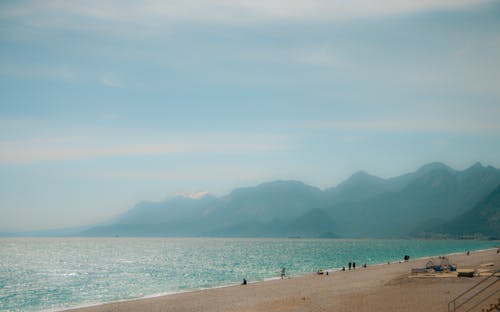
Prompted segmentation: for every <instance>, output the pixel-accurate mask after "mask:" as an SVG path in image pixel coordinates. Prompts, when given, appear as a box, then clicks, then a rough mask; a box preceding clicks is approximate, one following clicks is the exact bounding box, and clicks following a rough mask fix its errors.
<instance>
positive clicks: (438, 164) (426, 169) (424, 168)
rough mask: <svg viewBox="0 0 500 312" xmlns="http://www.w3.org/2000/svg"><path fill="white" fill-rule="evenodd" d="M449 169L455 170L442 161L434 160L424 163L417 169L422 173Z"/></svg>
mask: <svg viewBox="0 0 500 312" xmlns="http://www.w3.org/2000/svg"><path fill="white" fill-rule="evenodd" d="M442 169H444V170H449V171H454V170H453V169H452V168H450V167H448V166H447V165H445V164H443V163H441V162H432V163H429V164H427V165H423V166H422V167H420V169H418V170H417V171H418V172H420V173H426V172H431V171H434V170H442Z"/></svg>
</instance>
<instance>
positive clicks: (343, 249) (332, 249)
mask: <svg viewBox="0 0 500 312" xmlns="http://www.w3.org/2000/svg"><path fill="white" fill-rule="evenodd" d="M497 244H498V242H496V241H454V240H373V239H366V240H362V239H361V240H334V239H271V238H269V239H245V238H4V239H0V311H40V310H47V309H49V310H55V309H61V308H65V307H73V306H77V305H89V304H96V303H102V302H110V301H116V300H124V299H132V298H140V297H145V296H151V295H155V294H161V293H172V292H180V291H189V290H195V289H201V288H210V287H215V286H221V285H228V284H236V283H239V282H241V281H242V279H243V278H246V279H247V280H249V281H250V282H253V281H259V280H264V279H268V278H276V277H278V276H279V272H280V270H281V268H282V267H285V268H286V272H287V274H288V275H300V274H307V273H311V272H314V271H316V270H317V269H320V268H322V269H328V268H341V267H342V266H344V265H346V264H347V263H348V262H349V261H355V262H356V263H357V264H358V265H359V266H362V265H363V264H364V263H367V264H368V265H370V264H375V263H385V262H387V261H397V260H401V259H402V257H403V256H404V255H406V254H408V255H410V256H411V258H418V257H423V256H432V255H442V254H447V253H453V252H465V251H467V250H477V249H486V248H491V247H494V246H495V245H497Z"/></svg>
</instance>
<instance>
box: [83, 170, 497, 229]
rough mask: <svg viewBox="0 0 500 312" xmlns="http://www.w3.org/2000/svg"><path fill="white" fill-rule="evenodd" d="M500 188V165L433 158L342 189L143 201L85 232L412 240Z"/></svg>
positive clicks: (259, 190) (357, 176)
mask: <svg viewBox="0 0 500 312" xmlns="http://www.w3.org/2000/svg"><path fill="white" fill-rule="evenodd" d="M498 185H500V170H499V169H496V168H494V167H492V166H483V165H482V164H481V163H479V162H478V163H475V164H474V165H473V166H471V167H469V168H466V169H464V170H462V171H458V170H455V169H452V168H451V167H449V166H447V165H445V164H443V163H438V162H435V163H430V164H427V165H424V166H422V167H420V168H418V169H417V170H415V171H414V172H410V173H406V174H403V175H400V176H396V177H392V178H388V179H384V178H380V177H377V176H373V175H370V174H368V173H366V172H364V171H358V172H356V173H354V174H353V175H352V176H351V177H349V178H348V179H346V180H345V181H343V182H342V183H339V184H338V185H337V186H336V187H333V188H326V189H323V190H321V189H319V188H317V187H314V186H311V185H308V184H305V183H303V182H301V181H297V180H276V181H271V182H265V183H261V184H258V185H256V186H251V187H244V188H236V189H234V190H233V191H231V192H230V193H229V194H227V195H225V196H221V197H215V196H212V195H209V194H207V193H205V192H199V193H198V194H200V196H189V195H188V196H182V195H181V196H175V197H172V198H169V199H167V200H165V201H163V202H140V203H138V204H137V205H135V206H134V207H133V208H132V209H130V210H128V211H127V212H125V213H123V214H121V215H119V216H117V217H116V218H114V219H113V220H111V221H110V222H106V223H101V224H100V225H98V226H94V227H89V228H87V229H85V230H84V231H82V232H80V233H79V235H83V236H250V237H254V236H278V237H289V236H294V237H295V236H300V237H409V236H414V235H415V231H416V230H418V229H419V228H425V224H426V222H431V221H430V220H434V221H432V222H438V221H435V220H439V222H438V223H445V222H450V221H452V220H453V219H454V218H457V217H459V216H460V215H462V214H464V213H466V212H468V211H469V210H471V209H473V207H474V205H476V204H477V203H478V202H480V201H481V200H484V198H485V197H486V196H487V195H488V194H490V193H491V192H492V191H493V190H494V189H495V188H496V187H498Z"/></svg>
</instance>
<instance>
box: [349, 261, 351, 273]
mask: <svg viewBox="0 0 500 312" xmlns="http://www.w3.org/2000/svg"><path fill="white" fill-rule="evenodd" d="M351 266H352V263H351V262H349V271H350V270H351Z"/></svg>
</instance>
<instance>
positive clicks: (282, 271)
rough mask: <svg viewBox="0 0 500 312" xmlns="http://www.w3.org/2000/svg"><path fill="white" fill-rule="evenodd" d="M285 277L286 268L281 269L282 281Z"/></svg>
mask: <svg viewBox="0 0 500 312" xmlns="http://www.w3.org/2000/svg"><path fill="white" fill-rule="evenodd" d="M284 277H285V268H282V269H281V279H283V278H284Z"/></svg>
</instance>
